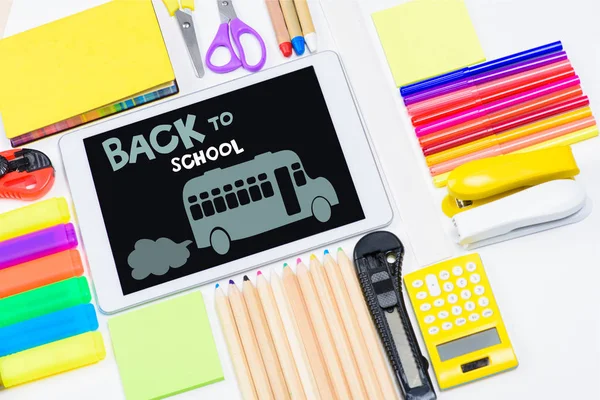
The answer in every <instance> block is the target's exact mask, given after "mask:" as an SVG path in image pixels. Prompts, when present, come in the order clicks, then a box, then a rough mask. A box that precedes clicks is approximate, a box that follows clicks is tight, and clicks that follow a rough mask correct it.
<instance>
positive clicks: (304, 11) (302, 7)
mask: <svg viewBox="0 0 600 400" xmlns="http://www.w3.org/2000/svg"><path fill="white" fill-rule="evenodd" d="M294 5H295V6H296V12H297V13H298V19H299V20H300V25H301V26H302V34H303V35H304V41H305V42H306V45H307V46H308V49H309V50H310V52H311V53H314V52H316V51H317V31H316V30H315V25H314V24H313V20H312V16H311V15H310V9H309V8H308V2H307V1H306V0H294Z"/></svg>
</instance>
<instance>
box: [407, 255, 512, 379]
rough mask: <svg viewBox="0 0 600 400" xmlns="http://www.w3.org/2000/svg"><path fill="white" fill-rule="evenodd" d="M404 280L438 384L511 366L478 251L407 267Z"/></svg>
mask: <svg viewBox="0 0 600 400" xmlns="http://www.w3.org/2000/svg"><path fill="white" fill-rule="evenodd" d="M404 283H405V285H406V288H407V290H408V295H409V297H410V301H411V303H412V306H413V309H414V311H415V314H416V316H417V319H418V321H419V328H421V334H422V335H423V339H424V341H425V345H426V346H427V351H428V352H429V358H430V359H431V363H432V365H433V369H434V371H435V375H436V377H437V380H438V384H439V386H440V389H442V390H443V389H448V388H451V387H453V386H457V385H462V384H464V383H468V382H471V381H473V380H476V379H481V378H485V377H486V376H489V375H493V374H497V373H499V372H503V371H506V370H509V369H512V368H516V367H517V365H518V364H519V363H518V361H517V357H516V356H515V352H514V351H513V348H512V345H511V343H510V339H509V338H508V333H507V332H506V328H505V326H504V322H503V321H502V317H501V315H500V310H499V309H498V305H497V304H496V300H495V299H494V294H493V293H492V287H491V286H490V283H489V281H488V279H487V275H486V273H485V270H484V269H483V264H482V262H481V258H480V257H479V254H469V255H466V256H463V257H458V258H453V259H452V260H448V261H444V262H441V263H439V264H435V265H431V266H429V267H426V268H423V269H420V270H418V271H416V272H412V273H410V274H407V275H406V276H405V277H404Z"/></svg>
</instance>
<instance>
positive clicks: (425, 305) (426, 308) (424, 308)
mask: <svg viewBox="0 0 600 400" xmlns="http://www.w3.org/2000/svg"><path fill="white" fill-rule="evenodd" d="M419 308H420V309H421V311H424V312H427V311H429V310H431V304H429V303H423V304H421V307H419Z"/></svg>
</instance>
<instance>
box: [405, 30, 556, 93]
mask: <svg viewBox="0 0 600 400" xmlns="http://www.w3.org/2000/svg"><path fill="white" fill-rule="evenodd" d="M562 49H563V46H562V43H561V42H560V41H558V42H554V43H550V44H546V45H544V46H540V47H536V48H534V49H531V50H526V51H522V52H520V53H516V54H513V55H510V56H506V57H502V58H499V59H497V60H492V61H488V62H484V63H481V64H477V65H474V66H472V67H466V68H463V69H459V70H457V71H453V72H449V73H447V74H443V75H439V76H436V77H434V78H430V79H426V80H424V81H421V82H417V83H413V84H411V85H407V86H403V87H401V88H400V94H401V95H402V97H406V96H408V95H411V94H415V93H419V92H422V91H424V90H427V89H431V88H434V87H437V86H441V85H445V84H447V83H450V82H454V81H458V80H460V79H464V78H468V77H471V76H473V75H477V74H482V73H484V72H489V71H492V70H495V69H497V68H502V67H506V66H507V65H512V64H515V63H518V62H521V61H526V60H529V59H532V58H536V57H541V56H544V55H546V54H550V53H554V52H557V51H562Z"/></svg>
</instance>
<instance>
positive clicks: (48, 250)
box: [0, 224, 77, 270]
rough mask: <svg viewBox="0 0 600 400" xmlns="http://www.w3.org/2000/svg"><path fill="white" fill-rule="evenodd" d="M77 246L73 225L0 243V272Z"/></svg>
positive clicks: (58, 226)
mask: <svg viewBox="0 0 600 400" xmlns="http://www.w3.org/2000/svg"><path fill="white" fill-rule="evenodd" d="M76 246H77V235H76V234H75V228H74V227H73V224H66V225H56V226H53V227H52V228H48V229H43V230H41V231H37V232H33V233H29V234H27V235H23V236H19V237H16V238H14V239H10V240H6V241H4V242H0V270H2V269H4V268H8V267H12V266H13V265H17V264H21V263H24V262H27V261H31V260H35V259H37V258H41V257H45V256H48V255H50V254H54V253H58V252H59V251H63V250H68V249H72V248H73V247H76Z"/></svg>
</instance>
